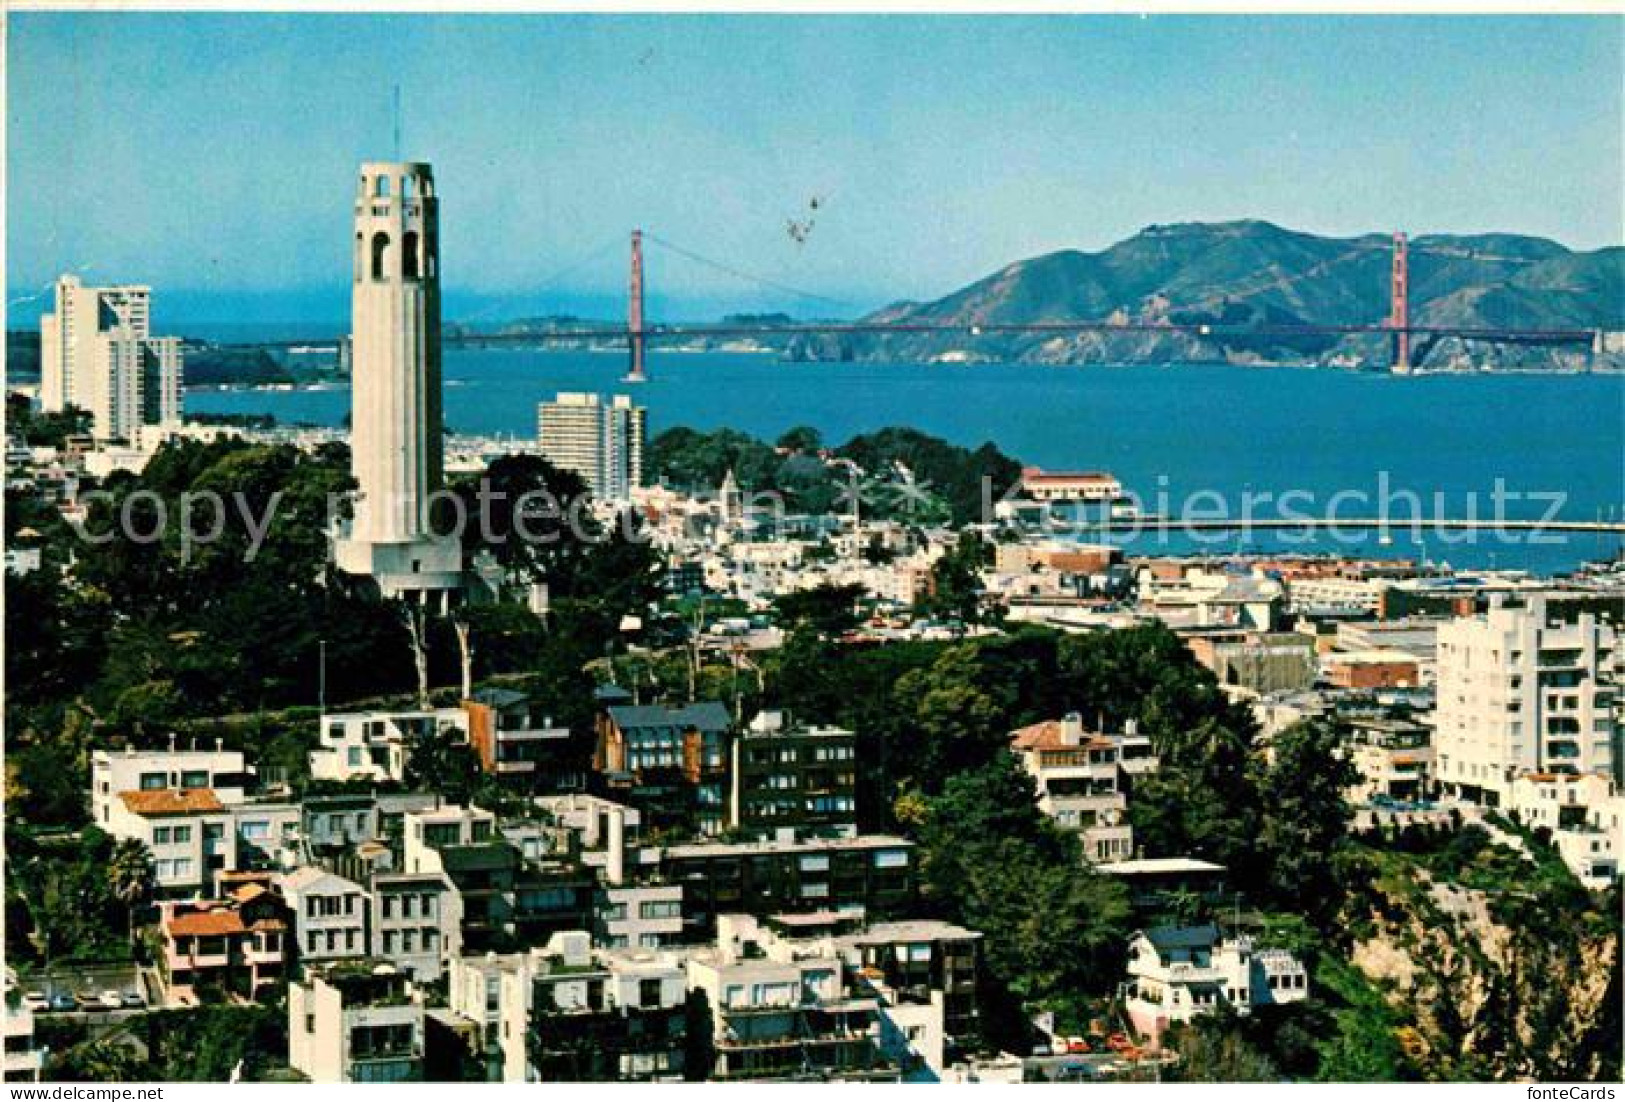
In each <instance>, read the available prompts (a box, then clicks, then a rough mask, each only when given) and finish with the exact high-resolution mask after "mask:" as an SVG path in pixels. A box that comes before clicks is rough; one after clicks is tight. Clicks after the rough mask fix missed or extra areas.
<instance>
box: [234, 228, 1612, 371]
mask: <svg viewBox="0 0 1625 1102" xmlns="http://www.w3.org/2000/svg"><path fill="white" fill-rule="evenodd" d="M645 240H648V241H649V242H651V243H653V244H656V245H658V246H660V247H661V248H663V249H666V250H669V251H671V252H673V253H675V254H677V255H680V256H683V257H685V258H687V259H689V260H691V261H695V262H697V263H701V264H704V265H706V266H708V267H711V268H714V269H717V270H720V271H723V272H726V273H728V274H730V275H733V276H735V277H737V278H739V279H742V280H745V281H749V282H752V283H756V284H758V285H761V286H763V287H766V288H771V289H773V290H777V291H780V292H786V293H789V294H791V295H795V296H797V297H800V298H804V299H808V300H813V301H822V302H826V303H832V304H835V305H845V304H842V303H837V302H836V301H835V300H833V299H829V298H827V297H825V296H822V295H817V294H813V293H811V292H807V291H802V290H799V289H797V288H795V287H791V286H789V285H787V284H784V283H780V282H777V281H775V280H772V279H769V278H766V277H763V276H759V275H753V274H751V273H749V272H746V271H743V270H741V269H739V268H737V267H734V266H731V265H728V264H724V263H722V262H720V261H716V260H712V259H709V258H707V257H705V256H702V255H701V254H699V253H696V252H693V251H691V250H689V249H685V248H683V247H681V246H679V245H676V244H674V243H672V242H669V241H665V240H663V239H661V238H660V237H658V236H656V235H655V234H653V233H645V232H644V231H643V230H641V229H639V230H633V231H632V234H631V251H630V264H629V270H628V276H627V307H626V324H625V325H603V324H581V325H568V324H564V325H558V326H547V327H545V328H527V329H523V330H509V331H503V332H479V331H477V330H474V329H472V328H468V327H456V328H453V329H452V330H451V331H449V332H447V333H445V334H444V335H443V336H442V338H441V343H442V344H443V345H447V346H452V347H464V348H467V347H475V348H486V347H503V346H515V345H521V346H529V345H537V344H570V343H581V342H595V343H611V344H624V345H625V346H626V349H627V371H626V376H625V380H624V381H626V382H631V383H640V382H644V381H646V380H647V379H648V377H649V373H648V359H647V352H648V349H649V348H650V346H651V345H656V344H660V343H666V342H683V341H694V340H703V339H740V338H749V337H755V338H764V337H765V338H781V339H782V338H785V337H798V336H808V337H815V336H888V335H907V334H943V335H960V336H967V337H972V338H975V337H984V336H997V335H1019V334H1048V335H1076V334H1084V333H1098V334H1169V333H1178V334H1185V335H1189V336H1194V337H1196V338H1198V339H1210V340H1217V341H1224V340H1232V341H1241V340H1257V339H1260V338H1272V339H1280V340H1290V339H1294V338H1305V337H1345V336H1358V335H1380V336H1383V337H1386V338H1387V341H1388V347H1389V353H1390V361H1389V362H1390V366H1391V368H1392V370H1393V371H1394V372H1396V373H1399V374H1404V373H1407V372H1409V371H1410V370H1411V367H1412V349H1413V346H1415V345H1417V344H1422V345H1424V346H1425V345H1426V344H1429V343H1431V342H1433V341H1437V340H1439V339H1442V338H1448V337H1454V338H1457V339H1460V340H1464V341H1483V342H1487V343H1494V344H1521V345H1541V346H1563V345H1569V346H1575V347H1583V348H1584V349H1585V350H1586V351H1587V352H1591V351H1594V350H1596V348H1597V347H1598V344H1599V342H1600V340H1601V334H1600V331H1599V330H1597V329H1552V328H1518V327H1498V326H1497V327H1486V326H1461V325H1419V324H1414V323H1413V322H1412V321H1411V319H1410V255H1411V252H1412V251H1413V250H1414V251H1422V252H1428V253H1437V254H1439V255H1442V256H1447V257H1451V258H1457V259H1469V260H1481V261H1494V262H1506V263H1533V262H1534V261H1533V259H1532V258H1529V257H1520V256H1502V255H1498V254H1491V253H1487V252H1480V251H1477V250H1473V249H1467V248H1462V247H1456V246H1448V245H1442V244H1440V245H1435V244H1429V245H1427V246H1412V245H1411V244H1410V242H1409V241H1408V239H1407V237H1406V235H1405V234H1403V233H1396V234H1394V235H1393V238H1392V241H1391V243H1390V244H1388V245H1381V246H1364V247H1363V248H1362V247H1360V246H1356V247H1355V248H1354V249H1352V250H1350V252H1349V253H1348V254H1345V255H1344V256H1343V257H1339V258H1335V259H1333V260H1330V261H1326V262H1324V263H1322V264H1320V265H1317V266H1315V267H1314V268H1311V269H1309V270H1308V271H1305V272H1301V273H1298V274H1297V275H1281V274H1277V273H1274V272H1265V273H1261V274H1260V277H1259V278H1258V279H1255V280H1254V281H1253V283H1252V284H1251V285H1249V286H1248V287H1247V288H1246V291H1247V293H1255V292H1256V291H1262V290H1269V289H1272V288H1275V287H1280V286H1285V285H1288V284H1291V283H1295V282H1301V281H1303V280H1306V279H1311V278H1314V277H1316V276H1318V275H1321V274H1324V271H1325V270H1326V269H1327V268H1328V267H1330V266H1332V265H1334V264H1338V263H1342V262H1344V261H1346V260H1349V259H1353V258H1354V257H1355V256H1358V255H1360V254H1361V252H1362V251H1369V250H1370V249H1371V248H1374V247H1375V248H1384V249H1387V250H1389V251H1390V253H1391V258H1392V262H1391V266H1390V276H1389V311H1388V316H1387V317H1385V318H1382V319H1380V320H1377V321H1370V322H1348V323H1325V322H1233V323H1232V322H1223V321H1181V320H1175V319H1171V318H1152V319H1139V320H1136V319H1132V318H1123V317H1111V318H1101V319H1071V318H1063V319H1050V320H1044V321H1030V322H998V321H973V322H967V321H930V320H895V321H862V320H859V321H842V320H829V321H804V322H784V323H774V322H767V321H751V320H737V321H734V320H730V321H724V322H719V323H671V324H663V323H658V322H650V321H649V320H648V318H647V315H646V313H645V309H644V291H645V279H644V264H643V251H644V250H643V247H644V242H645ZM603 251H604V250H602V249H600V250H599V252H598V253H596V254H594V255H593V256H592V257H589V258H588V259H589V260H591V259H596V258H597V257H598V256H600V255H602V253H603ZM583 263H584V262H578V263H576V264H572V265H569V266H568V267H566V268H564V269H561V271H560V272H558V273H555V275H554V276H553V277H551V278H550V280H546V281H543V286H545V285H546V283H547V282H550V281H551V279H556V278H558V277H560V276H562V275H565V274H569V273H571V272H574V271H577V270H579V269H580V268H581V267H582V264H583ZM1236 294H1237V291H1236V290H1235V289H1230V290H1227V291H1219V292H1215V293H1214V294H1213V295H1210V296H1208V297H1207V298H1205V299H1202V300H1199V303H1198V305H1200V304H1201V303H1211V302H1218V301H1222V300H1225V299H1230V298H1234V297H1235V295H1236ZM308 343H309V342H308V341H269V342H258V343H256V344H255V345H254V347H260V348H265V347H279V346H282V345H295V344H308Z"/></svg>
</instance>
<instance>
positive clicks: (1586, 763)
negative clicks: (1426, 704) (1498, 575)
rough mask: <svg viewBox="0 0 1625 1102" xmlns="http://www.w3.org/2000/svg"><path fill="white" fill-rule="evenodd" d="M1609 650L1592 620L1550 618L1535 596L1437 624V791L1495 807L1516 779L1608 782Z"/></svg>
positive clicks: (1611, 734)
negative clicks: (1593, 776) (1581, 777)
mask: <svg viewBox="0 0 1625 1102" xmlns="http://www.w3.org/2000/svg"><path fill="white" fill-rule="evenodd" d="M1617 643H1618V635H1617V634H1616V632H1615V630H1614V628H1613V627H1612V626H1610V625H1609V624H1607V623H1604V622H1603V621H1601V620H1599V619H1598V618H1597V617H1596V615H1594V614H1592V613H1589V612H1585V613H1580V614H1579V615H1577V616H1574V617H1572V618H1570V619H1569V620H1568V621H1565V620H1560V619H1557V618H1556V617H1555V616H1553V615H1551V611H1550V609H1549V608H1548V601H1547V599H1546V597H1545V596H1542V595H1538V594H1537V595H1533V596H1530V597H1527V598H1525V599H1524V601H1523V603H1522V604H1521V605H1518V606H1514V605H1512V604H1510V603H1506V602H1503V603H1501V604H1499V605H1498V606H1496V607H1493V608H1491V609H1489V610H1488V611H1487V612H1484V613H1481V614H1479V615H1476V616H1463V617H1459V618H1457V619H1455V620H1451V621H1449V622H1447V623H1445V624H1443V625H1441V626H1440V628H1439V653H1438V668H1439V674H1438V690H1437V691H1438V705H1437V709H1436V712H1435V716H1436V723H1437V731H1436V735H1435V750H1436V754H1437V762H1438V778H1439V781H1440V783H1441V784H1442V785H1443V786H1444V790H1445V791H1446V792H1447V793H1449V794H1452V795H1456V796H1460V797H1462V798H1464V799H1468V800H1473V801H1476V802H1482V803H1485V804H1489V805H1492V806H1505V805H1506V803H1507V800H1508V798H1509V796H1510V794H1511V791H1512V784H1513V781H1514V780H1516V779H1517V778H1518V777H1520V776H1523V775H1525V774H1530V773H1534V774H1558V773H1567V774H1586V773H1597V774H1605V775H1609V776H1612V775H1613V773H1614V770H1615V765H1616V763H1615V755H1616V752H1617V747H1616V745H1615V744H1616V738H1617V722H1618V721H1617V717H1616V714H1615V701H1616V694H1617V692H1618V688H1619V685H1618V666H1617V664H1616V655H1615V653H1614V651H1615V646H1616V645H1617Z"/></svg>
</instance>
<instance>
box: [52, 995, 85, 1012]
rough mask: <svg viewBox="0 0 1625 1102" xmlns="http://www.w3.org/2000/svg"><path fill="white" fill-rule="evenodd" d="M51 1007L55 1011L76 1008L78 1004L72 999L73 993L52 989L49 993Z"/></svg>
mask: <svg viewBox="0 0 1625 1102" xmlns="http://www.w3.org/2000/svg"><path fill="white" fill-rule="evenodd" d="M50 1001H51V1009H52V1010H57V1011H63V1010H77V1009H79V1004H78V1003H77V1002H75V1001H74V998H73V995H72V994H71V993H70V992H67V991H54V992H52V993H51V1000H50Z"/></svg>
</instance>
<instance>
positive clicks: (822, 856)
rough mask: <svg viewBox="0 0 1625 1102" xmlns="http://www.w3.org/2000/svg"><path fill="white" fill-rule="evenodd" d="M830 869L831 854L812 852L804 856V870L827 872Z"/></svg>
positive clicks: (802, 866)
mask: <svg viewBox="0 0 1625 1102" xmlns="http://www.w3.org/2000/svg"><path fill="white" fill-rule="evenodd" d="M828 870H829V854H827V853H811V854H807V855H806V856H804V857H802V859H801V871H802V872H827V871H828Z"/></svg>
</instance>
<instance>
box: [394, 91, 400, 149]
mask: <svg viewBox="0 0 1625 1102" xmlns="http://www.w3.org/2000/svg"><path fill="white" fill-rule="evenodd" d="M395 159H396V160H397V161H398V160H400V159H401V86H400V85H399V84H397V85H395Z"/></svg>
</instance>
